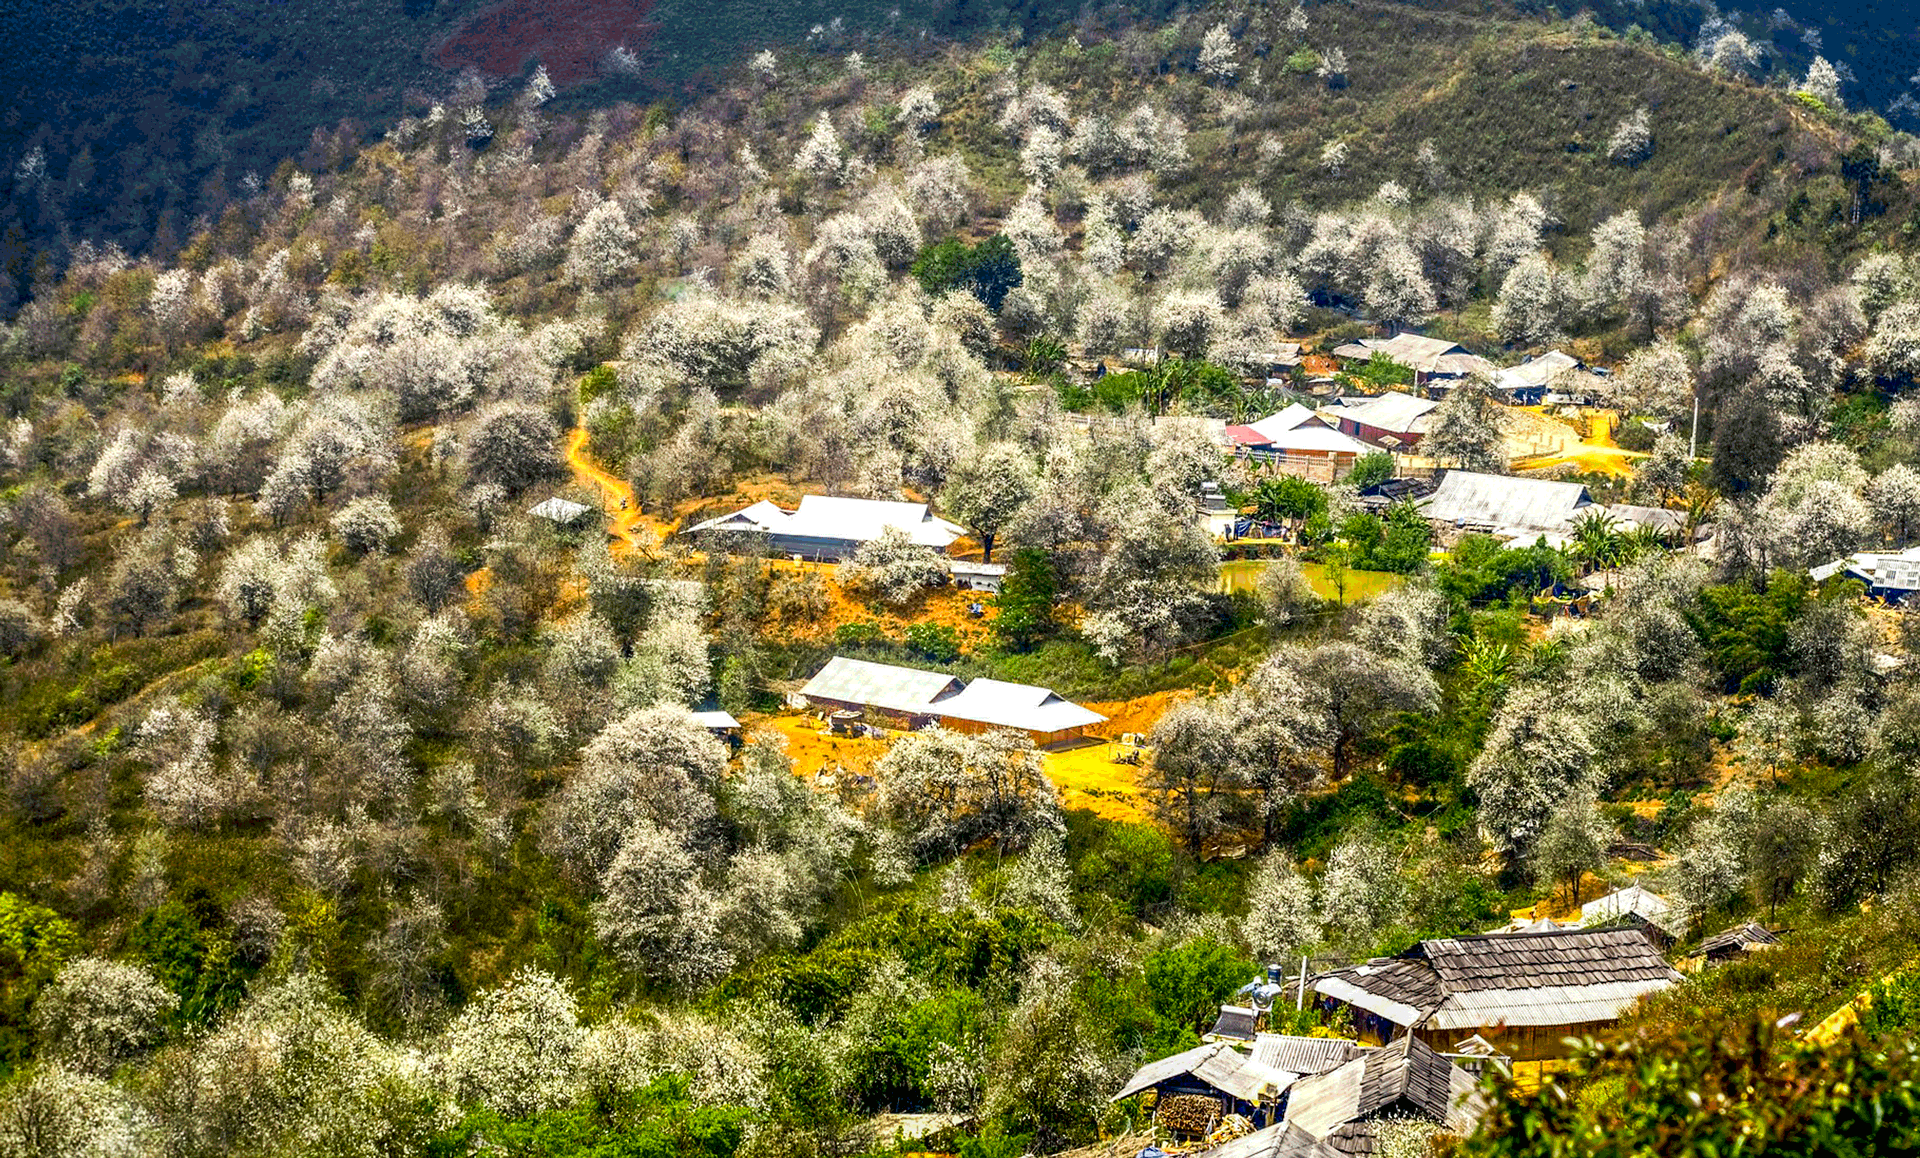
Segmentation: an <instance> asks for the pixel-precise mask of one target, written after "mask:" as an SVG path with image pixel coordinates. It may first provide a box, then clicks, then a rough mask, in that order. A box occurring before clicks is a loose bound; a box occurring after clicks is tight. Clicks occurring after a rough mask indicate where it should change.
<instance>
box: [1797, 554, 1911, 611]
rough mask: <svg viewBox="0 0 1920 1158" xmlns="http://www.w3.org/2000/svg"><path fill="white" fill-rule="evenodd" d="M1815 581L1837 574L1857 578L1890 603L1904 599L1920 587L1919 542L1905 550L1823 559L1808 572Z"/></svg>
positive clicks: (1870, 590) (1872, 594)
mask: <svg viewBox="0 0 1920 1158" xmlns="http://www.w3.org/2000/svg"><path fill="white" fill-rule="evenodd" d="M1807 574H1808V575H1809V576H1811V577H1812V578H1813V581H1814V582H1815V583H1825V582H1826V581H1827V580H1829V579H1832V578H1833V577H1834V576H1836V575H1845V576H1846V577H1847V578H1849V579H1858V580H1860V582H1862V583H1865V584H1866V585H1867V594H1868V595H1871V596H1873V597H1874V598H1875V599H1883V600H1885V601H1887V602H1888V603H1903V602H1905V601H1906V599H1907V597H1908V596H1909V595H1912V594H1913V593H1914V591H1916V590H1920V546H1916V547H1908V548H1907V549H1906V550H1904V551H1893V552H1888V551H1859V552H1856V553H1855V554H1852V555H1848V556H1847V557H1846V558H1844V559H1835V560H1834V561H1833V562H1831V563H1823V564H1821V565H1820V566H1818V567H1815V568H1813V569H1811V570H1809V571H1808V572H1807Z"/></svg>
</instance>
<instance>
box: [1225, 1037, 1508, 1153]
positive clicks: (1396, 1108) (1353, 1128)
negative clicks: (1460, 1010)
mask: <svg viewBox="0 0 1920 1158" xmlns="http://www.w3.org/2000/svg"><path fill="white" fill-rule="evenodd" d="M1485 1113H1486V1103H1485V1100H1484V1099H1483V1098H1482V1096H1481V1094H1480V1092H1479V1090H1478V1083H1477V1082H1476V1080H1475V1079H1474V1077H1473V1075H1471V1074H1470V1073H1468V1072H1467V1071H1465V1070H1463V1069H1461V1068H1460V1067H1459V1066H1457V1065H1455V1064H1454V1063H1453V1062H1452V1061H1451V1060H1450V1059H1448V1058H1446V1057H1443V1056H1441V1055H1440V1054H1438V1053H1436V1052H1434V1051H1433V1050H1432V1049H1431V1048H1429V1047H1428V1046H1427V1045H1426V1044H1425V1043H1423V1042H1421V1041H1419V1040H1418V1039H1414V1038H1402V1039H1401V1040H1399V1041H1397V1042H1394V1043H1393V1044H1391V1045H1389V1046H1386V1047H1385V1048H1382V1049H1370V1050H1362V1051H1358V1052H1357V1055H1356V1056H1355V1057H1353V1058H1352V1060H1350V1061H1347V1062H1345V1063H1344V1064H1342V1065H1340V1066H1337V1067H1335V1068H1332V1069H1330V1070H1327V1071H1325V1072H1322V1073H1320V1074H1316V1075H1312V1076H1308V1077H1303V1078H1301V1079H1300V1080H1299V1081H1297V1082H1295V1083H1294V1084H1293V1086H1292V1088H1291V1089H1290V1090H1289V1091H1288V1092H1287V1094H1286V1097H1285V1101H1284V1103H1283V1105H1282V1107H1281V1117H1280V1120H1279V1121H1278V1122H1275V1123H1273V1124H1270V1125H1267V1126H1265V1127H1263V1128H1261V1129H1257V1130H1254V1131H1253V1132H1251V1133H1248V1134H1245V1135H1243V1136H1241V1137H1239V1138H1234V1139H1231V1140H1229V1141H1226V1142H1223V1143H1221V1144H1219V1145H1215V1146H1212V1147H1209V1148H1204V1149H1199V1150H1194V1151H1191V1153H1192V1154H1193V1155H1194V1158H1202V1156H1204V1158H1350V1156H1352V1155H1365V1154H1376V1153H1381V1152H1382V1151H1383V1150H1384V1149H1385V1148H1386V1145H1387V1142H1386V1139H1385V1138H1384V1137H1383V1129H1382V1128H1383V1126H1385V1125H1387V1124H1389V1123H1408V1124H1413V1123H1424V1124H1426V1125H1428V1126H1429V1127H1430V1128H1432V1129H1434V1130H1435V1131H1436V1132H1439V1133H1444V1134H1451V1135H1455V1136H1457V1137H1464V1136H1466V1135H1468V1134H1471V1133H1472V1132H1473V1130H1474V1129H1475V1127H1477V1126H1478V1125H1479V1122H1480V1119H1481V1117H1482V1116H1484V1115H1485Z"/></svg>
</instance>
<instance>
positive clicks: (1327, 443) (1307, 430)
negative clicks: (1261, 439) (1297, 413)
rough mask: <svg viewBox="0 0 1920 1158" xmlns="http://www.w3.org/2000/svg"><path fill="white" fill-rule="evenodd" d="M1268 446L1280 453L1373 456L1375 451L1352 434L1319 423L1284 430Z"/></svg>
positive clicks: (1270, 440) (1268, 441)
mask: <svg viewBox="0 0 1920 1158" xmlns="http://www.w3.org/2000/svg"><path fill="white" fill-rule="evenodd" d="M1266 445H1268V446H1271V447H1272V448H1273V449H1275V450H1278V451H1312V452H1313V453H1316V454H1352V455H1362V454H1371V453H1372V452H1373V450H1374V447H1372V446H1371V445H1369V444H1367V443H1364V442H1361V441H1360V440H1359V439H1357V438H1355V437H1353V436H1352V435H1351V434H1343V433H1342V432H1340V431H1338V430H1335V429H1333V428H1332V427H1330V426H1322V425H1320V424H1319V423H1318V422H1317V421H1316V422H1315V423H1314V424H1312V425H1308V426H1297V427H1295V428H1294V429H1292V430H1283V431H1281V432H1280V433H1279V434H1276V435H1274V436H1273V437H1272V438H1269V439H1268V440H1267V443H1266Z"/></svg>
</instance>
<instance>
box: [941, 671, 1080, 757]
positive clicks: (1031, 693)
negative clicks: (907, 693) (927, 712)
mask: <svg viewBox="0 0 1920 1158" xmlns="http://www.w3.org/2000/svg"><path fill="white" fill-rule="evenodd" d="M933 709H934V713H935V714H936V715H938V716H939V717H940V723H941V724H942V725H944V726H945V727H949V728H952V729H953V730H954V731H956V732H985V731H989V730H991V729H994V728H1006V729H1008V730H1010V731H1015V732H1025V733H1027V734H1028V735H1029V736H1032V737H1033V740H1034V743H1036V744H1050V743H1054V742H1056V741H1059V740H1070V739H1077V738H1079V737H1081V736H1084V735H1086V731H1087V729H1088V728H1091V727H1093V726H1094V725H1096V724H1104V723H1106V722H1107V718H1106V717H1105V716H1103V715H1101V714H1100V713H1099V712H1096V711H1092V710H1090V709H1088V708H1083V707H1081V706H1080V705H1079V704H1076V703H1074V702H1073V701H1072V700H1068V699H1063V698H1062V697H1061V696H1060V695H1059V693H1057V692H1054V691H1052V690H1050V689H1047V688H1039V687H1034V686H1033V685H1031V684H1014V683H1008V682H1006V681H1005V680H993V679H986V678H984V677H983V678H981V679H976V680H974V681H972V682H971V683H969V684H967V686H966V687H964V688H962V689H961V690H960V692H959V693H958V694H957V695H953V696H948V697H947V698H945V699H942V700H940V701H938V702H937V703H935V704H934V705H933Z"/></svg>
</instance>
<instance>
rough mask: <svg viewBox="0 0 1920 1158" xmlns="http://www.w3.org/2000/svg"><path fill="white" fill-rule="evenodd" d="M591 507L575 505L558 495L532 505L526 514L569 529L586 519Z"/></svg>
mask: <svg viewBox="0 0 1920 1158" xmlns="http://www.w3.org/2000/svg"><path fill="white" fill-rule="evenodd" d="M592 509H593V508H592V507H589V506H587V505H586V504H585V503H576V502H574V501H573V500H572V499H563V498H561V497H560V496H559V495H554V496H553V497H551V498H548V499H545V500H543V501H541V502H539V503H536V504H534V506H533V507H532V509H530V510H528V511H527V513H528V514H529V515H532V516H533V517H534V518H536V519H545V520H546V521H547V522H549V523H553V524H554V525H556V526H561V527H570V526H572V525H573V524H575V523H577V522H579V521H580V520H581V519H583V518H585V517H586V514H587V512H588V511H590V510H592Z"/></svg>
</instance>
